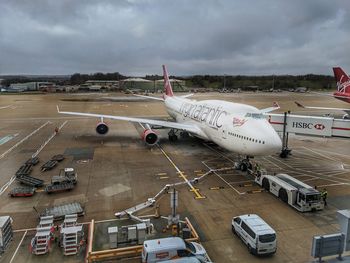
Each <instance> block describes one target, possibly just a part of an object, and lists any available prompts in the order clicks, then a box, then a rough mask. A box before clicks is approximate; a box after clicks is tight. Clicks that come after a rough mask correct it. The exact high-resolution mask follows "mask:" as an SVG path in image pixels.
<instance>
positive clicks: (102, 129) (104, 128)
mask: <svg viewBox="0 0 350 263" xmlns="http://www.w3.org/2000/svg"><path fill="white" fill-rule="evenodd" d="M108 130H109V128H108V125H107V124H106V123H104V122H100V123H99V124H97V126H96V132H97V133H98V134H101V135H105V134H107V133H108Z"/></svg>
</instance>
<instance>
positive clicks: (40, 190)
mask: <svg viewBox="0 0 350 263" xmlns="http://www.w3.org/2000/svg"><path fill="white" fill-rule="evenodd" d="M44 191H45V190H44V189H36V190H35V192H36V193H41V192H44Z"/></svg>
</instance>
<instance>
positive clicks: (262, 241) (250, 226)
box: [231, 214, 277, 255]
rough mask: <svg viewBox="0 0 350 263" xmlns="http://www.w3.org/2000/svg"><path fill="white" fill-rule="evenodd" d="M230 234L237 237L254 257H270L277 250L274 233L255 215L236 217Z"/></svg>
mask: <svg viewBox="0 0 350 263" xmlns="http://www.w3.org/2000/svg"><path fill="white" fill-rule="evenodd" d="M231 227H232V232H233V233H234V234H236V235H238V236H239V237H240V238H241V239H242V241H243V242H244V243H245V244H246V245H247V247H248V251H249V252H250V253H251V254H254V255H272V254H274V253H275V252H276V250H277V241H276V232H275V230H273V229H272V227H270V226H269V225H268V224H267V223H266V222H265V221H264V220H263V219H262V218H261V217H259V216H258V215H255V214H248V215H241V216H236V217H234V218H233V219H232V222H231Z"/></svg>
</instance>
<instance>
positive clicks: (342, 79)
mask: <svg viewBox="0 0 350 263" xmlns="http://www.w3.org/2000/svg"><path fill="white" fill-rule="evenodd" d="M333 72H334V77H335V80H336V81H337V91H336V92H334V93H333V96H334V98H336V99H339V100H342V101H345V102H347V103H350V78H349V76H348V75H347V74H346V73H345V72H344V70H343V69H342V68H341V67H334V68H333Z"/></svg>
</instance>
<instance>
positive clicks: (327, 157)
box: [302, 146, 339, 162]
mask: <svg viewBox="0 0 350 263" xmlns="http://www.w3.org/2000/svg"><path fill="white" fill-rule="evenodd" d="M302 147H303V149H305V150H308V151H310V152H313V153H314V154H317V155H319V156H322V157H324V158H326V159H328V160H331V161H335V162H339V161H338V160H336V159H334V158H331V157H329V156H327V155H324V154H322V153H318V152H316V151H314V150H311V149H308V148H306V147H305V146H302Z"/></svg>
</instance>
